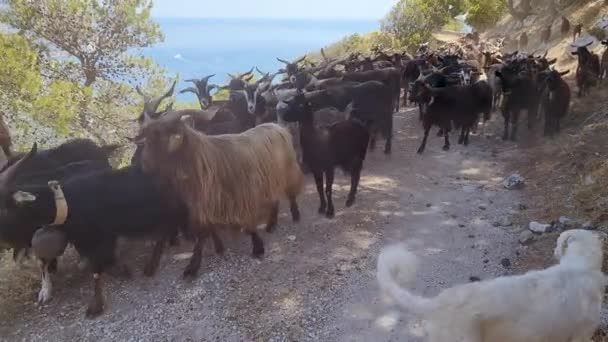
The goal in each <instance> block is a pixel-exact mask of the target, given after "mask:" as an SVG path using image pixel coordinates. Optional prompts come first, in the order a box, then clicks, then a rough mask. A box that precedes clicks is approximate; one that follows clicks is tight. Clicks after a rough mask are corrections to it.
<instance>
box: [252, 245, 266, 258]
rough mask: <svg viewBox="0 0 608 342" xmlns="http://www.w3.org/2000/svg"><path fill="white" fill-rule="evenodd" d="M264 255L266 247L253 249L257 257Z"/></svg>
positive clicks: (254, 255)
mask: <svg viewBox="0 0 608 342" xmlns="http://www.w3.org/2000/svg"><path fill="white" fill-rule="evenodd" d="M263 256H264V247H260V248H254V249H253V257H254V258H256V259H261V258H262V257H263Z"/></svg>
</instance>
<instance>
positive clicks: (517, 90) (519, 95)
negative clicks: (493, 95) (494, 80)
mask: <svg viewBox="0 0 608 342" xmlns="http://www.w3.org/2000/svg"><path fill="white" fill-rule="evenodd" d="M496 77H498V78H499V79H500V82H501V86H502V90H503V103H502V107H503V108H502V116H503V118H504V134H503V137H502V138H503V140H507V139H509V138H510V139H511V140H513V141H515V138H516V136H517V126H518V123H519V115H520V114H521V113H522V112H527V114H528V128H530V129H532V128H533V127H534V124H535V123H536V120H537V112H538V104H539V99H540V97H539V95H540V94H539V93H538V86H537V83H536V82H535V81H534V80H533V79H532V77H531V76H530V75H526V74H523V73H521V72H520V71H519V69H518V68H517V67H514V66H512V65H509V66H506V67H504V68H503V69H502V70H501V71H496ZM509 125H512V128H511V134H510V135H509Z"/></svg>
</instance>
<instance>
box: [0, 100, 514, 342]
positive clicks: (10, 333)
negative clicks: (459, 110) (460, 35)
mask: <svg viewBox="0 0 608 342" xmlns="http://www.w3.org/2000/svg"><path fill="white" fill-rule="evenodd" d="M395 127H396V131H397V134H396V138H395V142H394V144H393V151H394V152H393V155H392V156H390V157H386V156H384V155H383V154H382V153H381V151H380V150H379V151H376V152H373V153H371V154H370V155H369V157H368V159H367V160H366V163H365V168H364V172H363V177H362V181H361V190H360V192H359V194H358V197H357V203H356V204H355V205H354V206H353V207H352V208H348V209H345V208H344V201H345V200H346V194H347V191H348V184H349V181H348V179H347V178H346V177H344V176H342V175H339V176H338V177H337V178H338V179H337V181H338V184H337V186H334V188H335V189H336V191H335V200H336V204H337V207H336V209H337V213H336V218H335V219H334V220H328V219H325V218H323V217H320V216H318V215H317V213H316V209H317V206H318V197H317V194H316V190H315V188H314V185H313V182H312V180H310V179H309V181H308V186H307V188H306V193H305V195H304V196H303V197H302V200H301V211H302V216H303V219H302V222H300V223H298V224H294V223H292V222H291V221H290V219H289V217H288V215H287V211H286V208H285V207H283V208H282V209H283V210H282V214H281V217H280V226H279V227H278V229H277V231H276V232H275V233H273V234H272V235H267V234H265V235H263V239H264V240H265V243H266V256H265V257H264V259H262V260H256V259H253V258H251V257H250V256H249V253H250V250H251V247H250V242H249V239H247V238H246V237H244V236H242V237H241V236H237V237H236V238H233V239H231V238H230V237H228V236H227V237H224V240H225V241H226V242H227V248H228V252H227V254H226V255H225V256H223V257H220V256H215V255H213V254H212V248H210V246H206V252H205V259H204V263H203V268H202V270H201V274H200V276H199V277H198V278H197V279H196V280H194V281H192V282H187V281H184V280H182V279H181V271H182V269H183V268H184V267H185V265H186V262H187V261H186V260H183V257H184V255H183V253H187V252H189V250H190V246H189V245H188V244H186V243H184V244H182V246H180V247H177V248H173V249H170V250H169V251H168V252H167V253H166V254H165V256H164V258H163V261H162V263H161V267H160V271H159V273H158V274H157V275H156V277H154V278H152V279H148V278H145V277H144V276H143V275H142V268H143V266H142V265H143V263H144V258H143V257H145V256H146V255H148V251H149V248H147V249H144V247H143V246H141V247H138V248H132V249H130V250H135V251H138V252H137V253H132V255H133V256H132V257H127V260H129V264H130V265H131V266H132V267H133V270H134V271H135V277H134V279H133V280H124V279H120V278H112V277H108V279H107V281H106V288H105V289H106V297H107V298H106V299H107V308H106V313H105V314H104V315H103V316H102V317H100V318H98V319H96V320H87V319H85V318H84V307H85V306H86V303H87V300H88V299H89V297H90V294H91V290H92V289H91V284H90V276H89V275H88V274H87V273H83V272H80V271H78V270H77V268H76V263H75V261H74V260H73V259H74V258H66V259H67V260H66V259H64V260H62V261H60V264H61V265H60V271H59V274H58V275H57V277H55V293H54V294H55V296H54V298H53V300H52V301H51V302H50V303H49V304H48V305H45V306H43V307H41V308H38V307H36V305H35V304H34V299H35V298H36V293H37V285H36V282H35V281H34V280H32V279H35V273H32V274H31V275H28V274H27V273H25V275H24V272H23V271H17V270H15V269H14V266H9V267H8V269H7V266H3V267H4V269H0V272H1V273H0V274H2V280H0V338H1V339H2V340H10V341H68V340H80V341H86V340H94V341H185V340H193V341H418V340H419V338H417V337H416V336H417V334H418V333H419V329H418V328H417V325H416V322H415V321H414V320H408V319H407V317H405V316H403V315H402V314H401V311H399V310H398V309H396V308H394V307H391V306H390V305H385V303H384V301H383V299H382V298H381V296H380V295H379V294H378V289H377V285H376V282H375V276H374V272H375V263H376V257H377V255H378V252H379V249H380V247H381V246H383V245H385V244H388V243H391V242H394V241H406V243H407V244H408V245H409V246H411V247H412V248H413V249H414V250H415V251H416V253H417V254H418V255H420V256H421V265H420V274H419V278H418V280H417V284H416V288H415V291H417V292H418V293H423V294H426V295H433V294H435V293H437V292H438V291H439V290H440V289H442V288H445V287H449V286H451V285H453V284H458V283H466V282H468V281H469V278H470V277H471V276H476V277H480V278H482V279H484V278H488V277H493V276H496V275H502V274H504V273H508V272H509V269H508V268H505V267H504V266H502V265H501V260H502V259H503V258H508V259H510V261H514V259H515V257H514V254H515V250H516V248H517V241H516V240H517V233H516V228H513V227H501V226H499V225H497V224H495V222H497V221H505V222H502V223H503V225H506V226H509V224H508V222H507V221H508V220H507V218H508V217H509V215H510V214H513V213H514V210H516V209H515V208H517V207H518V205H519V202H518V199H517V197H516V195H517V193H515V192H509V191H506V190H504V189H502V184H501V182H502V177H504V176H506V175H505V171H503V169H502V168H503V167H504V165H503V162H502V161H501V159H502V158H501V156H502V153H503V152H501V151H502V150H508V149H509V148H510V146H509V145H508V144H503V143H502V142H499V141H497V140H496V139H495V137H494V136H491V137H480V136H476V137H473V138H472V145H471V146H469V147H468V148H464V147H462V146H458V145H456V144H454V145H453V148H452V150H451V151H449V152H443V151H441V146H442V139H441V138H434V137H433V138H431V139H430V140H429V144H428V146H427V151H426V152H425V154H424V155H423V156H418V155H417V154H416V153H415V151H416V148H417V147H418V144H419V141H420V135H421V133H422V132H421V130H420V128H419V123H418V121H417V115H416V113H415V112H414V111H413V110H410V111H406V112H405V113H400V114H399V115H398V116H397V117H396V120H395ZM453 142H454V143H455V141H453ZM142 250H144V251H145V253H142Z"/></svg>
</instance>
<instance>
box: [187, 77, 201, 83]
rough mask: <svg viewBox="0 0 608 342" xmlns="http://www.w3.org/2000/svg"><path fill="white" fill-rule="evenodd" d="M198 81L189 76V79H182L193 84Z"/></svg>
mask: <svg viewBox="0 0 608 342" xmlns="http://www.w3.org/2000/svg"><path fill="white" fill-rule="evenodd" d="M198 81H199V80H197V79H196V78H191V79H187V80H184V82H190V83H194V84H196V83H198Z"/></svg>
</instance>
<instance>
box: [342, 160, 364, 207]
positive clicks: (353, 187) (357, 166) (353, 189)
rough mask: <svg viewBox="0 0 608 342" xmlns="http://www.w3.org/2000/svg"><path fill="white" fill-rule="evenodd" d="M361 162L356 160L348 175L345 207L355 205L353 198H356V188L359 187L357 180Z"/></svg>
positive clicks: (359, 176)
mask: <svg viewBox="0 0 608 342" xmlns="http://www.w3.org/2000/svg"><path fill="white" fill-rule="evenodd" d="M362 164H363V161H361V160H357V161H356V164H355V166H354V167H353V168H352V170H351V174H350V192H349V193H348V199H347V200H346V207H351V206H352V205H353V204H355V196H357V187H358V186H359V179H360V178H361V167H362Z"/></svg>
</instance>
